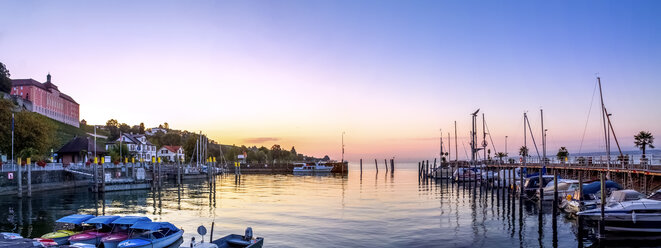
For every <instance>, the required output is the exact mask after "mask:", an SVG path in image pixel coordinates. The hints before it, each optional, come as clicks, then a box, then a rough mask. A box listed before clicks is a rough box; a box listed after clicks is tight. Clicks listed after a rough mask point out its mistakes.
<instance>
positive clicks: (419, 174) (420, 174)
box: [418, 162, 422, 179]
mask: <svg viewBox="0 0 661 248" xmlns="http://www.w3.org/2000/svg"><path fill="white" fill-rule="evenodd" d="M421 176H422V170H421V166H420V162H418V179H420V177H421Z"/></svg>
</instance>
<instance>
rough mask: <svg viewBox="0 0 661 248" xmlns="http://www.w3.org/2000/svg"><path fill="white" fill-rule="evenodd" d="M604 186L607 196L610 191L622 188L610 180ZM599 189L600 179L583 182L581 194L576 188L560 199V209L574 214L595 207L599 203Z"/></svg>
mask: <svg viewBox="0 0 661 248" xmlns="http://www.w3.org/2000/svg"><path fill="white" fill-rule="evenodd" d="M605 186H606V195H607V196H608V195H610V192H613V191H616V190H621V189H622V187H621V186H620V185H619V184H617V183H616V182H613V181H610V180H607V181H606V182H605ZM600 191H601V182H600V181H594V182H591V183H587V184H584V186H583V192H582V194H581V193H580V192H579V191H578V189H577V190H576V191H574V193H572V194H568V195H567V196H566V197H565V199H563V200H562V203H561V204H560V209H562V210H564V211H565V212H567V213H570V214H576V213H578V212H580V211H585V210H591V209H596V208H597V206H599V205H600V204H601V197H600V195H601V193H600Z"/></svg>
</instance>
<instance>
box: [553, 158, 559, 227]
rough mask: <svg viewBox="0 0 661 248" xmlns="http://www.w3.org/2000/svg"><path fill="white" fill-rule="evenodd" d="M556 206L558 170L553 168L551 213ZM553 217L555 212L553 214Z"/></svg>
mask: <svg viewBox="0 0 661 248" xmlns="http://www.w3.org/2000/svg"><path fill="white" fill-rule="evenodd" d="M557 208H558V172H557V171H556V170H553V213H555V212H556V211H557V210H556V209H557ZM553 217H555V214H554V215H553Z"/></svg>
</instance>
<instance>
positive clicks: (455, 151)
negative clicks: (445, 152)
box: [454, 121, 459, 162]
mask: <svg viewBox="0 0 661 248" xmlns="http://www.w3.org/2000/svg"><path fill="white" fill-rule="evenodd" d="M458 159H459V149H458V148H457V121H454V161H455V162H457V160H458Z"/></svg>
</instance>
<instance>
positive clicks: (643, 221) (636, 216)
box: [578, 199, 661, 233]
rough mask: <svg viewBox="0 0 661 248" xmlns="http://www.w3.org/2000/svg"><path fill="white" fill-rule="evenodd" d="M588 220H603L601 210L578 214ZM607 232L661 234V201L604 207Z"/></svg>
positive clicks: (647, 200) (636, 201) (637, 201)
mask: <svg viewBox="0 0 661 248" xmlns="http://www.w3.org/2000/svg"><path fill="white" fill-rule="evenodd" d="M578 216H581V217H583V218H584V219H586V220H588V221H589V220H593V221H596V220H601V209H591V210H585V211H581V212H578ZM604 230H605V231H607V232H637V233H661V201H657V200H650V199H639V200H633V201H623V202H618V203H609V204H608V205H607V206H605V207H604Z"/></svg>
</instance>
